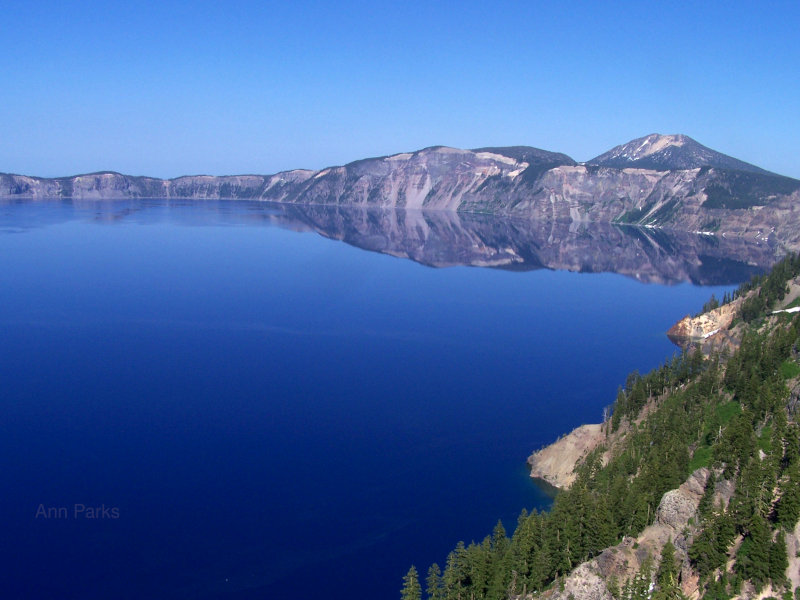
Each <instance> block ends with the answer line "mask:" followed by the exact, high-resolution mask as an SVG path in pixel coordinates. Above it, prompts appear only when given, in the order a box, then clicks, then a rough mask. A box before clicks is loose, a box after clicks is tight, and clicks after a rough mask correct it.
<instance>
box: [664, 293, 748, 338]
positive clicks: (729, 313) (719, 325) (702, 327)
mask: <svg viewBox="0 0 800 600" xmlns="http://www.w3.org/2000/svg"><path fill="white" fill-rule="evenodd" d="M741 304H742V299H741V298H737V299H736V300H734V301H733V302H728V303H727V304H723V305H722V306H720V307H718V308H715V309H713V310H710V311H708V312H705V313H703V314H701V315H697V316H696V317H692V316H690V315H686V316H685V317H684V318H683V319H681V320H680V321H678V322H677V323H675V325H673V326H672V327H670V329H669V331H667V336H668V337H669V338H670V339H671V340H675V341H682V340H689V341H699V340H704V339H707V338H709V337H711V336H712V335H715V334H717V333H719V332H720V331H722V330H724V329H727V328H728V327H729V326H730V324H731V323H732V322H733V320H734V319H735V318H736V315H737V314H738V312H739V307H740V306H741Z"/></svg>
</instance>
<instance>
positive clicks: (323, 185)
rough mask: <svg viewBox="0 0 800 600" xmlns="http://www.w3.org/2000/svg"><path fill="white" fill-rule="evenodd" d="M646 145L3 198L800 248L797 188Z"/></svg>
mask: <svg viewBox="0 0 800 600" xmlns="http://www.w3.org/2000/svg"><path fill="white" fill-rule="evenodd" d="M642 139H644V140H645V142H646V144H649V145H648V146H647V147H646V148H644V149H639V146H641V144H638V145H636V144H634V142H631V144H634V145H636V148H634V147H633V146H631V144H628V145H626V146H620V147H618V148H616V149H614V150H612V151H610V153H607V155H608V156H606V155H601V156H600V157H598V158H597V159H595V161H596V163H597V164H592V163H589V164H585V165H582V164H578V163H576V162H575V161H574V160H572V159H571V158H570V157H568V156H566V155H565V154H561V153H555V152H547V151H545V150H539V149H537V148H529V147H523V146H515V147H510V148H480V149H476V150H460V149H456V148H448V147H443V146H437V147H432V148H425V149H423V150H419V151H417V152H410V153H402V154H395V155H392V156H385V157H379V158H371V159H365V160H361V161H357V162H353V163H350V164H347V165H344V166H339V167H330V168H327V169H323V170H321V171H307V170H296V171H286V172H283V173H277V174H275V175H242V176H226V177H212V176H187V177H179V178H177V179H170V180H160V179H153V178H148V177H131V176H127V175H121V174H119V173H95V174H90V175H80V176H76V177H63V178H56V179H42V178H36V177H28V176H23V175H7V174H0V196H12V197H26V198H38V199H43V198H64V197H70V198H82V199H86V198H143V197H151V198H157V197H163V198H193V199H220V198H233V199H253V200H268V201H273V202H282V203H293V204H303V205H318V204H324V205H337V206H360V207H366V206H369V207H384V208H389V207H391V208H408V209H419V208H425V209H435V210H445V211H462V212H477V213H492V214H501V215H510V216H518V217H524V218H526V219H538V220H554V221H557V222H585V221H592V222H600V223H631V224H639V225H646V226H652V227H661V228H669V229H675V230H680V231H693V232H697V231H704V232H709V233H712V232H713V233H716V234H719V235H742V236H747V237H749V238H751V239H760V240H767V239H773V240H777V241H779V242H781V243H783V244H785V245H787V246H788V247H789V248H792V249H794V248H800V209H798V206H800V191H799V190H800V181H797V180H794V179H790V178H788V177H781V176H779V175H775V174H772V173H768V172H766V171H763V170H762V169H758V168H757V167H753V166H752V165H748V164H747V163H742V162H741V161H737V160H736V159H732V158H730V157H725V155H722V154H719V153H717V152H714V151H711V150H709V149H707V148H705V147H704V146H700V145H699V144H697V142H694V141H693V140H691V139H690V138H686V136H655V137H654V136H648V138H642ZM647 140H649V141H647ZM640 141H641V140H635V142H640ZM628 147H630V148H628ZM626 148H628V149H627V150H626ZM604 157H605V158H604Z"/></svg>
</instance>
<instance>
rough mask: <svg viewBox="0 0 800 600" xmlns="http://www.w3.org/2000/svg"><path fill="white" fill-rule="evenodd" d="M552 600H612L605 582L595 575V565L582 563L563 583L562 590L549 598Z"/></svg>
mask: <svg viewBox="0 0 800 600" xmlns="http://www.w3.org/2000/svg"><path fill="white" fill-rule="evenodd" d="M549 597H550V598H552V600H570V599H572V600H613V596H612V595H611V593H610V592H609V591H608V588H607V587H606V584H605V582H604V581H603V579H602V578H601V577H600V576H599V575H598V574H597V569H596V565H593V564H591V563H584V564H582V565H580V566H579V567H577V568H576V569H575V570H574V571H573V572H572V573H571V574H570V576H569V577H568V578H567V580H566V581H565V582H564V589H563V591H562V590H556V591H554V592H553V593H552V595H550V596H549Z"/></svg>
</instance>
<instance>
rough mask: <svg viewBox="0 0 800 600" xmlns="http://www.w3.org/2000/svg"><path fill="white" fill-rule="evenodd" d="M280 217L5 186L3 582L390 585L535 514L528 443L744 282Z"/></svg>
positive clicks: (145, 586)
mask: <svg viewBox="0 0 800 600" xmlns="http://www.w3.org/2000/svg"><path fill="white" fill-rule="evenodd" d="M268 217H269V208H267V207H264V206H260V205H253V204H247V203H230V204H227V205H220V204H214V205H204V204H202V203H201V204H196V205H191V204H177V205H176V204H172V205H170V204H168V203H163V202H146V203H141V204H134V205H131V204H127V205H125V206H124V207H122V206H121V205H115V204H113V203H110V204H108V203H107V204H91V203H87V204H83V205H73V204H72V203H69V202H63V203H59V202H56V203H42V204H30V203H28V204H24V203H23V204H7V205H2V206H0V307H2V309H1V310H0V386H1V387H0V408H1V409H2V415H3V416H2V420H0V473H2V475H1V476H2V478H3V494H2V495H0V519H1V520H2V528H3V535H2V538H0V553H1V556H0V560H2V565H3V567H2V569H0V578H2V579H0V589H2V590H3V596H4V597H10V598H13V597H58V598H112V597H113V598H145V597H146V598H288V597H294V598H311V597H318V595H317V593H316V592H317V591H318V590H320V589H323V590H324V592H325V593H324V595H325V597H327V598H396V597H397V594H398V592H399V587H400V584H401V578H402V575H403V574H404V573H405V572H406V570H407V569H408V567H409V565H410V564H412V563H414V564H416V565H417V566H418V567H419V568H420V569H425V568H427V566H428V564H430V563H431V562H433V561H438V562H439V563H440V564H443V562H444V560H445V557H446V553H447V552H448V551H449V550H450V549H451V548H452V547H453V546H454V545H455V543H456V542H457V541H458V540H462V539H463V540H465V541H467V542H469V541H470V540H471V539H476V540H479V539H480V538H482V537H483V536H484V535H485V534H487V533H489V532H490V530H491V528H492V526H493V525H494V524H495V523H496V521H497V520H498V519H502V520H503V521H504V522H505V523H506V524H507V526H508V527H511V526H512V525H513V523H514V521H515V518H516V515H517V514H518V513H519V510H520V509H521V508H523V507H526V508H528V509H530V508H532V507H539V508H542V507H546V506H547V504H548V498H547V496H546V495H545V494H544V493H543V492H542V491H541V490H539V489H538V488H537V487H536V486H535V485H534V484H533V483H532V482H531V480H530V479H529V478H528V477H527V471H526V469H525V458H526V457H527V456H528V454H530V452H531V451H532V450H535V449H537V448H539V447H540V446H542V445H543V444H545V443H548V442H550V441H552V440H553V439H555V438H556V437H558V435H559V434H561V433H563V432H566V431H567V430H569V429H570V428H572V427H574V426H577V425H578V424H581V423H584V422H595V421H598V420H599V418H600V417H601V414H602V408H603V406H605V405H607V404H610V403H611V402H612V400H613V398H614V394H615V390H616V387H617V385H618V384H619V383H620V382H622V381H623V380H624V377H625V375H626V374H627V373H628V372H629V371H631V370H633V369H639V370H641V371H645V370H648V369H650V368H652V367H654V366H656V365H657V364H659V363H661V362H662V361H663V360H665V359H666V358H668V357H670V356H671V355H672V354H673V353H674V351H675V348H674V347H673V346H672V345H671V344H670V343H669V341H668V340H667V338H666V337H665V335H664V331H665V330H666V329H667V328H668V327H669V326H670V325H671V324H672V323H673V322H674V321H675V320H676V319H677V318H679V317H680V316H682V315H684V314H686V313H687V312H694V311H695V310H697V309H698V308H699V306H700V305H701V304H702V303H703V302H704V301H705V300H706V299H707V298H708V297H709V296H710V294H711V293H712V292H714V293H716V294H717V296H720V295H721V294H722V293H723V292H724V291H725V290H728V289H731V287H732V286H731V285H728V286H718V287H697V286H692V285H688V284H681V285H673V286H659V285H643V284H641V283H638V282H636V281H635V280H633V279H632V278H629V277H623V276H620V275H614V274H576V273H570V272H563V271H562V272H559V271H548V270H538V271H529V272H511V271H504V270H497V269H479V268H468V267H450V268H446V269H433V268H430V267H425V266H421V265H419V264H416V263H414V262H411V261H408V260H403V259H397V258H393V257H391V256H386V255H382V254H376V253H371V252H365V251H363V250H359V249H357V248H354V247H351V246H348V245H346V244H343V243H341V242H337V241H333V240H329V239H325V238H324V237H322V236H319V235H316V234H314V233H308V232H306V233H298V232H296V231H291V230H288V229H285V228H279V227H274V226H269V225H268V224H267V223H268V222H269V221H270V219H269V218H268ZM76 504H82V505H84V506H86V507H100V508H101V509H102V507H103V506H105V507H106V508H112V507H113V508H116V509H118V514H119V518H117V519H114V518H109V517H106V518H95V519H88V518H85V515H86V514H87V513H86V512H84V513H81V514H80V515H79V516H78V517H75V514H74V509H75V505H76ZM40 505H41V506H43V507H44V508H45V509H51V508H54V509H59V508H65V509H66V511H65V512H66V513H67V514H66V516H64V513H60V514H59V515H58V516H56V517H54V518H50V519H46V518H43V517H42V516H41V515H40V516H38V517H37V511H38V510H39V509H40ZM53 514H55V513H53ZM102 516H103V513H102V510H101V511H100V512H99V513H98V517H102Z"/></svg>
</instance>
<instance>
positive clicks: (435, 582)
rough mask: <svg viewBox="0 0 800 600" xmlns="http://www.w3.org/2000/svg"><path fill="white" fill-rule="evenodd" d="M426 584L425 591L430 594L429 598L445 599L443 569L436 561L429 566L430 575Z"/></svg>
mask: <svg viewBox="0 0 800 600" xmlns="http://www.w3.org/2000/svg"><path fill="white" fill-rule="evenodd" d="M425 584H426V587H425V593H426V594H428V600H444V590H443V589H442V570H441V569H440V568H439V565H437V564H436V563H433V564H432V565H431V566H430V567H428V577H427V578H426V579H425Z"/></svg>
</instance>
